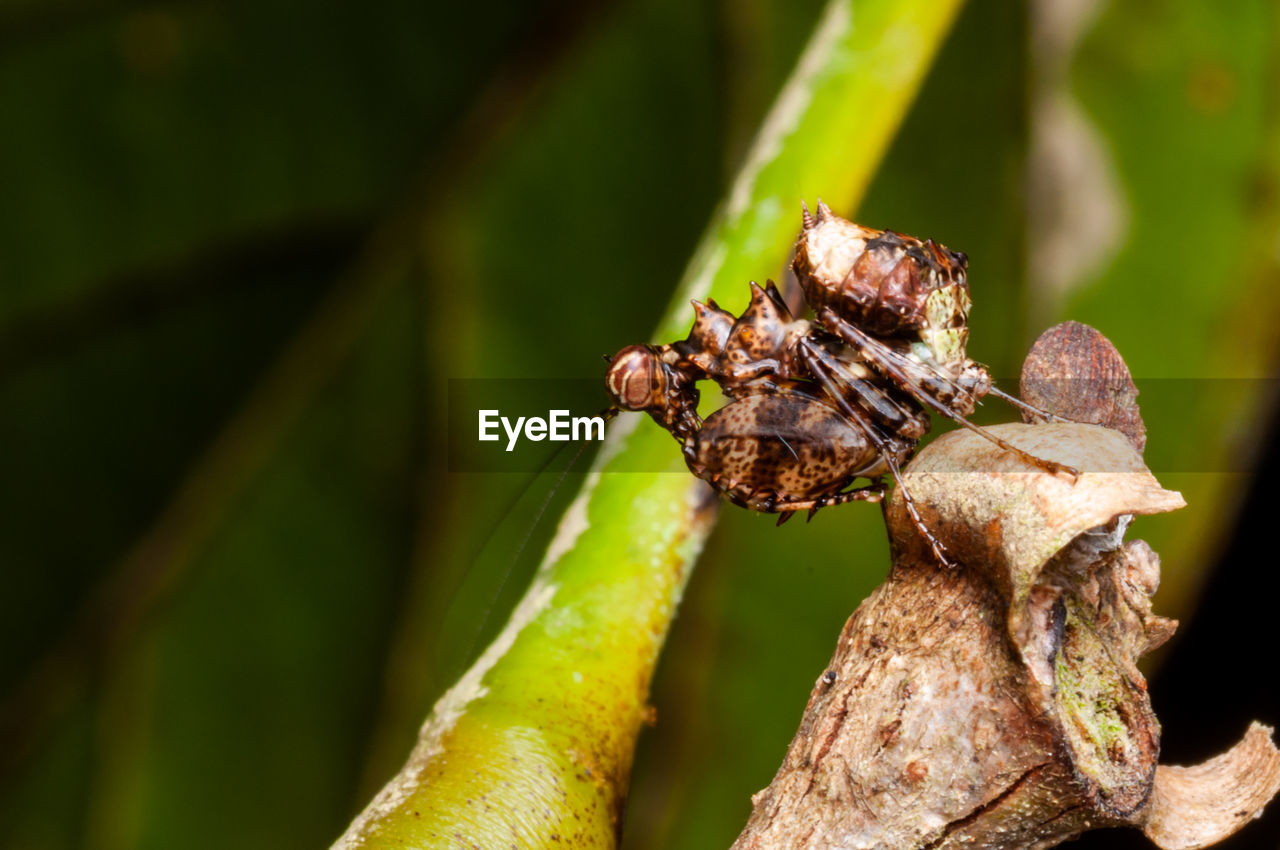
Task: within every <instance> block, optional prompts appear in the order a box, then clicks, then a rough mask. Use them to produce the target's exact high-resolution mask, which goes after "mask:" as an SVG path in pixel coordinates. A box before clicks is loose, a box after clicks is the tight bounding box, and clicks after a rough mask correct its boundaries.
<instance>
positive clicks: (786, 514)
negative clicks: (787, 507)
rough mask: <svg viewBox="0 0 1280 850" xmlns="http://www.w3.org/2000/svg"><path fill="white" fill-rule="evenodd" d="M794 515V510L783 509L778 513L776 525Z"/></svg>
mask: <svg viewBox="0 0 1280 850" xmlns="http://www.w3.org/2000/svg"><path fill="white" fill-rule="evenodd" d="M795 515H796V512H795V511H783V512H782V513H780V514H778V525H782V524H783V523H784V522H786V521H787V520H789V519H791V518H792V517H793V516H795Z"/></svg>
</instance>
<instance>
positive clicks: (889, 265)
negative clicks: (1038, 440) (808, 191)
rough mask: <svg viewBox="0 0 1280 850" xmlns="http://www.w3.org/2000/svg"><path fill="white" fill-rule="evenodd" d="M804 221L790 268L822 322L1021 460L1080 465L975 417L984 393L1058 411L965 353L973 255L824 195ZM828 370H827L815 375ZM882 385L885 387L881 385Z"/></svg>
mask: <svg viewBox="0 0 1280 850" xmlns="http://www.w3.org/2000/svg"><path fill="white" fill-rule="evenodd" d="M801 209H802V216H801V220H802V223H803V228H802V230H801V232H800V239H799V241H798V242H797V243H796V254H795V260H794V261H793V263H792V269H793V270H794V271H795V273H796V278H797V280H799V281H800V285H801V288H802V289H803V290H804V293H805V299H806V301H807V302H808V303H809V305H810V306H811V307H812V308H813V309H814V311H815V313H816V319H817V323H818V324H819V325H820V326H821V327H822V328H823V329H825V330H826V331H827V332H829V333H831V334H833V335H834V336H836V337H838V338H839V339H840V340H841V341H843V342H844V343H845V344H846V345H848V346H849V347H850V348H851V349H852V350H853V351H855V352H856V353H857V358H858V359H859V360H860V361H861V362H863V363H865V364H866V366H867V367H868V368H870V369H872V370H873V371H874V372H876V373H877V374H878V375H879V376H880V377H882V378H883V379H884V380H885V381H888V382H889V383H891V384H892V385H893V386H894V387H896V388H897V389H898V390H899V391H901V392H902V393H905V394H907V395H909V396H911V397H912V398H914V399H916V400H917V401H919V402H920V403H921V404H922V405H924V407H925V408H926V409H928V410H932V411H933V412H935V413H938V414H941V415H942V416H946V417H947V418H948V419H952V420H954V421H956V422H958V423H959V424H961V425H963V426H964V427H966V428H969V429H971V430H973V431H976V432H977V433H979V434H981V435H982V436H983V437H985V438H987V439H988V440H991V441H992V442H994V443H996V444H997V445H998V446H1000V447H1001V448H1003V449H1005V450H1006V451H1011V452H1014V453H1015V454H1017V455H1018V456H1019V457H1020V458H1022V460H1024V461H1026V462H1028V463H1031V464H1034V465H1036V466H1039V467H1041V468H1043V469H1046V470H1048V471H1050V472H1055V473H1056V472H1067V473H1071V474H1073V475H1074V474H1075V470H1073V469H1071V468H1069V467H1067V466H1064V465H1062V464H1059V463H1056V462H1054V461H1051V460H1045V459H1043V458H1038V457H1035V456H1034V455H1031V454H1028V453H1027V452H1024V451H1022V450H1021V449H1019V448H1017V447H1016V446H1012V445H1010V444H1009V443H1007V442H1005V441H1004V440H1001V439H999V438H998V437H996V436H995V435H994V434H992V433H990V432H989V431H987V430H986V429H985V428H980V427H978V426H976V425H974V424H973V423H971V422H970V421H969V420H968V418H967V417H968V416H969V415H970V414H971V413H973V411H974V410H975V409H976V408H977V405H978V402H979V401H980V400H981V399H982V398H983V397H984V396H986V395H988V394H990V395H994V396H995V397H997V398H1000V399H1003V400H1004V401H1006V402H1008V403H1010V404H1012V405H1014V406H1015V407H1018V408H1020V409H1022V410H1025V411H1027V412H1029V413H1033V414H1035V415H1037V416H1042V417H1044V418H1046V419H1060V417H1053V416H1051V415H1050V414H1047V413H1045V412H1044V411H1041V410H1038V409H1036V408H1035V407H1032V406H1031V405H1028V404H1026V403H1025V402H1023V401H1022V400H1021V399H1019V398H1017V397H1015V396H1012V395H1009V394H1008V393H1005V392H1003V391H1002V390H1000V389H999V388H997V387H996V386H995V384H994V382H993V381H992V378H991V374H990V372H988V371H987V368H986V367H985V366H983V365H982V364H981V363H978V362H976V361H974V360H971V359H970V358H969V357H968V355H967V353H966V345H967V343H968V338H969V328H968V317H969V307H970V299H969V283H968V279H967V276H966V270H967V266H968V257H967V256H966V255H965V254H963V253H960V252H958V251H951V250H949V249H948V248H946V247H944V246H941V245H938V244H937V243H935V242H934V241H933V240H932V239H930V240H927V241H925V242H921V241H920V240H918V239H916V238H914V237H911V236H903V235H901V234H898V233H894V232H893V231H888V230H885V231H880V230H872V229H870V228H867V227H863V226H861V225H858V224H854V223H853V222H851V221H847V220H846V219H843V218H840V217H839V216H837V215H835V214H834V213H832V212H831V210H830V209H829V208H828V207H827V205H826V204H824V203H822V201H818V214H817V216H812V215H810V214H809V210H808V208H806V207H804V205H803V204H802V205H801ZM815 377H817V378H818V379H819V380H822V379H823V378H822V376H821V375H817V376H815ZM874 392H876V393H881V392H882V390H881V389H880V388H879V387H876V388H875V390H874Z"/></svg>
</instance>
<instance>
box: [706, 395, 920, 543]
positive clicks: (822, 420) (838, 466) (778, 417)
mask: <svg viewBox="0 0 1280 850" xmlns="http://www.w3.org/2000/svg"><path fill="white" fill-rule="evenodd" d="M683 442H684V445H683V448H684V457H685V462H686V463H687V464H688V466H689V469H690V470H691V471H692V472H693V473H694V474H695V475H697V476H698V477H699V478H703V479H705V480H707V481H709V482H710V483H711V485H712V486H714V487H715V488H716V489H717V490H719V491H720V492H721V493H723V494H724V495H725V497H726V498H728V499H729V501H731V502H733V503H734V504H736V505H741V506H742V507H745V508H750V509H751V510H756V511H762V512H764V513H781V514H782V516H783V517H789V516H793V515H794V512H795V511H802V510H808V511H811V512H816V511H817V510H818V509H819V508H822V507H826V506H828V505H839V504H844V503H845V502H851V501H855V500H861V501H874V502H878V501H880V500H881V498H883V496H884V486H883V484H882V483H880V481H879V479H880V477H881V476H882V475H884V474H885V473H886V472H887V471H888V467H887V466H886V462H885V456H884V454H883V453H882V452H881V450H880V449H879V448H877V447H876V446H875V445H873V444H872V443H871V441H870V440H868V439H867V432H866V431H865V430H864V429H863V428H862V427H860V426H859V424H858V423H856V422H853V421H851V420H849V419H848V418H847V417H846V416H844V415H843V414H842V413H841V412H840V411H839V410H838V409H837V408H836V407H834V406H833V405H831V404H830V403H829V402H827V401H826V400H824V399H823V398H821V397H820V396H818V395H814V394H812V393H811V392H810V391H809V390H808V389H807V388H806V387H804V386H803V385H801V384H799V383H792V384H788V385H784V386H778V387H775V388H773V389H771V390H769V391H762V392H756V393H752V394H748V395H746V396H743V397H742V398H740V399H737V400H734V401H732V402H730V403H729V404H727V405H725V406H724V407H722V408H720V409H719V410H717V411H716V412H715V413H713V414H711V415H710V416H708V417H707V420H706V422H704V423H703V426H702V428H701V429H700V430H698V431H696V432H694V433H692V434H690V435H688V436H687V437H686V438H685V439H684V441H683ZM913 448H914V443H907V442H900V443H899V444H897V445H896V446H895V447H894V451H895V452H896V453H897V455H898V456H899V458H900V459H901V458H905V456H906V455H908V454H909V453H910V452H911V451H912V449H913ZM856 478H868V479H872V480H873V483H872V484H871V485H869V486H866V487H860V488H856V489H853V490H846V489H845V488H846V487H847V486H849V485H850V484H851V483H853V481H854V479H856Z"/></svg>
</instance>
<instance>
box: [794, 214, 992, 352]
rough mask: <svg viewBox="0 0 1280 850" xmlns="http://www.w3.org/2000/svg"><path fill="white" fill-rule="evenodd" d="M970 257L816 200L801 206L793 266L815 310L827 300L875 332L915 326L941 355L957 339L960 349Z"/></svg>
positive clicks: (966, 313)
mask: <svg viewBox="0 0 1280 850" xmlns="http://www.w3.org/2000/svg"><path fill="white" fill-rule="evenodd" d="M968 262H969V260H968V257H966V256H965V255H964V254H962V253H960V252H959V251H951V250H949V249H947V248H946V247H944V246H942V245H939V244H937V243H936V242H934V241H933V240H932V239H928V240H925V241H924V242H921V241H920V240H919V239H916V238H915V237H912V236H904V235H902V234H900V233H894V232H893V231H892V230H874V229H872V228H869V227H863V226H862V225H859V224H854V223H853V222H851V221H847V220H845V219H843V218H841V217H840V216H838V215H835V214H834V213H832V212H831V210H830V209H828V208H827V205H826V204H824V203H822V202H821V201H819V202H818V213H817V215H816V216H813V215H810V214H809V211H808V209H805V211H804V229H803V230H802V231H801V233H800V240H799V241H798V242H797V243H796V256H795V260H794V262H793V263H792V268H793V269H794V270H795V273H796V279H797V280H798V281H799V282H800V286H801V288H802V289H803V290H804V296H805V300H806V301H808V302H809V306H810V307H812V308H813V309H814V310H815V311H817V310H821V309H822V308H823V307H829V308H831V309H832V310H834V311H835V312H836V313H837V314H838V315H839V316H841V317H842V318H844V319H846V320H847V321H849V322H852V323H853V324H855V325H857V326H858V327H860V328H862V329H863V330H865V331H867V332H868V333H871V334H875V335H877V336H887V335H896V334H903V333H907V332H910V333H911V334H912V335H915V334H916V333H918V334H920V337H921V339H922V340H923V341H924V342H925V343H926V344H927V345H929V347H930V348H931V349H934V350H935V352H937V353H939V355H940V356H938V360H939V361H940V362H946V361H948V360H950V359H951V357H949V356H943V353H944V352H947V351H953V350H955V349H956V348H957V343H958V348H959V350H960V351H961V352H963V350H964V339H963V335H964V333H965V330H966V327H967V322H968V316H969V284H968V280H967V278H966V268H967V266H968Z"/></svg>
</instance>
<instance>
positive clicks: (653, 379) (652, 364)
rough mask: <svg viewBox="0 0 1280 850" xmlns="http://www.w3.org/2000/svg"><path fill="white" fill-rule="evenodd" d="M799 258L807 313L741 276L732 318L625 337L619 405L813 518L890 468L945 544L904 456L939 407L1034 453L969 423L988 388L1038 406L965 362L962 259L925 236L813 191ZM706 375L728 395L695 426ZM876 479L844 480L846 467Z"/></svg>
mask: <svg viewBox="0 0 1280 850" xmlns="http://www.w3.org/2000/svg"><path fill="white" fill-rule="evenodd" d="M803 225H804V226H803V229H802V231H801V235H800V241H799V242H798V244H797V249H796V259H795V263H794V268H795V271H796V275H797V278H798V280H799V281H800V283H801V287H802V289H803V290H804V293H805V297H806V299H807V301H808V303H809V305H810V306H811V307H814V308H815V309H816V317H815V319H816V321H812V322H811V321H806V320H798V319H796V318H795V317H794V316H793V315H792V314H791V312H790V310H789V309H788V308H787V306H786V304H785V303H784V302H783V299H782V298H781V296H780V295H779V293H778V291H777V289H776V288H775V287H774V286H773V284H772V282H770V283H769V284H768V285H767V287H766V288H763V289H762V288H761V287H759V286H757V285H756V284H754V283H752V284H751V302H750V304H749V306H748V307H747V309H746V310H745V311H744V312H743V313H742V315H741V316H740V317H734V316H733V314H732V313H729V312H728V311H725V310H723V309H721V308H720V307H719V306H718V305H717V304H716V303H715V302H714V301H708V302H707V303H706V304H701V303H698V302H696V301H695V302H694V310H695V312H696V318H695V321H694V324H693V328H692V329H691V330H690V332H689V335H688V337H686V338H685V339H683V340H680V341H678V342H674V343H670V344H667V345H638V346H629V347H627V348H624V349H623V350H622V351H620V352H619V353H618V354H617V355H616V356H615V357H614V358H612V360H611V365H610V368H609V372H608V374H607V376H606V386H607V387H608V390H609V393H610V395H611V396H612V398H613V401H614V405H615V408H614V409H615V410H617V409H621V410H634V411H645V412H647V413H649V415H650V416H651V417H653V419H654V420H655V421H656V422H657V423H658V424H659V425H661V426H662V427H664V428H666V429H667V430H668V431H669V432H670V433H671V434H672V435H673V436H674V437H675V438H676V439H677V440H678V441H680V443H681V445H682V449H683V452H684V456H685V461H686V463H687V465H688V466H689V469H690V470H691V471H692V472H693V473H694V474H695V475H697V476H698V477H700V478H703V479H704V480H707V481H709V482H710V483H711V484H712V485H713V486H715V487H716V488H717V489H718V490H719V491H720V492H721V493H723V494H724V495H725V496H726V497H727V498H729V499H730V500H731V501H733V502H735V503H736V504H739V505H743V506H745V507H748V508H751V509H752V510H757V511H763V512H767V513H780V514H782V516H781V517H780V518H779V523H781V522H783V521H785V520H786V519H788V518H789V517H790V516H792V515H793V513H794V512H795V511H798V510H806V509H807V510H809V511H810V515H812V513H813V512H814V511H816V510H818V509H819V508H821V507H824V506H827V505H832V504H840V503H843V502H846V501H853V500H855V499H858V500H866V501H874V500H878V499H879V498H880V497H881V495H882V494H883V483H882V476H884V475H886V474H888V475H890V476H892V477H893V478H894V480H895V482H896V483H897V486H898V487H899V488H900V489H901V490H902V494H903V496H904V499H905V503H906V506H907V509H908V511H909V513H910V515H911V517H912V519H913V520H914V521H915V524H916V526H917V528H918V529H919V530H920V532H921V533H922V534H923V535H924V537H925V538H926V539H927V540H928V541H929V543H930V545H931V546H932V548H933V550H934V553H935V555H937V557H938V558H939V560H941V561H942V562H943V563H948V559H947V557H946V553H945V552H944V551H943V549H942V547H941V544H939V543H938V541H937V540H936V539H935V538H934V537H933V535H932V534H931V533H930V532H929V530H928V528H926V527H925V524H924V523H923V522H922V521H921V519H920V517H919V515H918V513H917V511H916V508H915V504H914V502H913V500H912V499H911V495H910V493H909V492H908V491H907V489H906V488H905V487H903V485H902V480H901V477H900V474H899V470H900V467H901V465H902V464H903V463H905V461H906V460H907V459H908V458H909V457H910V456H911V454H912V453H913V452H914V450H915V448H916V446H917V444H918V441H919V439H920V438H921V437H922V436H924V435H925V434H926V433H927V432H928V430H929V426H930V422H929V417H928V415H927V413H926V411H929V410H931V411H934V412H936V413H939V414H942V415H944V416H946V417H948V418H950V419H953V420H955V421H956V422H958V423H960V424H961V425H963V426H965V427H967V428H970V429H972V430H974V431H976V432H978V433H979V434H981V435H982V436H984V437H986V438H987V439H989V440H992V441H993V442H995V443H996V444H997V445H999V446H1001V447H1002V448H1004V449H1006V450H1008V451H1011V452H1014V453H1015V454H1017V455H1018V456H1019V457H1020V458H1022V459H1023V460H1024V461H1026V462H1027V463H1031V464H1034V465H1036V466H1039V467H1041V468H1044V469H1047V470H1049V471H1052V472H1068V473H1071V474H1075V471H1074V470H1072V469H1070V468H1069V467H1065V466H1063V465H1061V464H1058V463H1056V462H1054V461H1049V460H1045V459H1042V458H1037V457H1035V456H1034V455H1031V454H1029V453H1027V452H1025V451H1023V450H1021V449H1019V448H1017V447H1015V446H1013V445H1010V444H1009V443H1007V442H1005V441H1004V440H1001V439H1000V438H998V437H996V436H995V435H994V434H991V433H990V432H988V431H987V430H986V429H984V428H981V427H979V426H977V425H974V424H973V423H971V422H970V421H969V420H968V418H967V416H968V415H969V414H971V413H972V412H973V410H974V409H975V408H976V406H977V404H978V402H979V400H980V399H981V398H982V397H983V396H985V395H987V394H993V395H996V396H997V397H1000V398H1004V399H1006V400H1007V401H1009V402H1011V403H1013V404H1015V405H1017V406H1019V407H1022V408H1024V409H1027V410H1030V411H1032V412H1034V413H1036V414H1038V415H1043V416H1046V417H1047V418H1053V417H1048V414H1043V412H1042V411H1038V410H1036V409H1035V408H1032V407H1030V406H1029V405H1026V404H1024V403H1023V402H1022V401H1020V400H1019V399H1017V398H1014V397H1013V396H1009V395H1007V394H1005V393H1003V392H1000V391H999V390H998V389H996V388H995V387H994V385H993V382H992V380H991V376H990V374H989V373H988V371H987V369H986V367H984V366H982V365H981V364H980V363H977V362H975V361H973V360H971V359H969V358H968V356H967V354H966V351H965V347H966V344H967V338H968V324H967V322H968V311H969V304H970V302H969V290H968V282H967V279H966V276H965V272H966V265H967V259H966V257H965V256H964V255H963V254H961V253H959V252H953V251H950V250H949V249H947V248H945V247H942V246H940V245H937V244H936V243H934V242H932V241H931V240H930V241H926V242H920V241H919V240H917V239H914V238H913V237H909V236H902V235H900V234H896V233H893V232H892V231H876V230H871V229H869V228H865V227H861V226H859V225H856V224H853V223H852V222H848V221H846V220H844V219H842V218H839V217H838V216H836V215H834V214H833V213H832V212H831V211H830V210H829V209H828V208H827V207H826V205H825V204H822V203H821V202H819V204H818V214H817V216H816V217H814V216H811V215H810V214H809V211H808V210H807V209H805V210H804V212H803ZM701 380H712V381H715V382H716V383H717V384H719V385H720V387H721V388H722V390H723V391H724V393H725V394H726V395H727V396H729V398H730V399H731V402H730V404H728V405H726V406H725V407H724V408H722V409H721V410H718V411H716V412H715V413H713V414H712V415H711V416H710V417H708V419H707V421H706V422H705V423H704V422H703V421H702V419H701V417H700V416H699V415H698V412H697V406H698V400H699V392H698V389H697V383H698V382H699V381H701ZM856 478H867V479H870V480H871V481H872V483H871V485H869V486H867V487H862V488H857V489H853V490H846V489H845V488H847V487H849V486H850V485H851V484H852V483H853V481H854V479H856Z"/></svg>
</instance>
